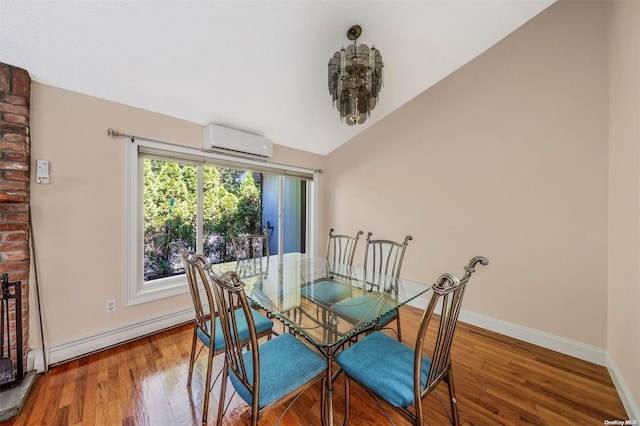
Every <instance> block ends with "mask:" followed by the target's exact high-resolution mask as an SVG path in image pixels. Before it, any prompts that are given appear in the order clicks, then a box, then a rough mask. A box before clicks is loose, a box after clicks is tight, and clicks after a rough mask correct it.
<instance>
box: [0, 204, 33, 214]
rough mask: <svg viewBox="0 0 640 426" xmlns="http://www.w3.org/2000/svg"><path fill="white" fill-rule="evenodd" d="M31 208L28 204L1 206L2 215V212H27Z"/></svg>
mask: <svg viewBox="0 0 640 426" xmlns="http://www.w3.org/2000/svg"><path fill="white" fill-rule="evenodd" d="M28 208H29V205H28V204H27V203H11V204H8V203H3V204H0V213H2V212H26V211H27V209H28Z"/></svg>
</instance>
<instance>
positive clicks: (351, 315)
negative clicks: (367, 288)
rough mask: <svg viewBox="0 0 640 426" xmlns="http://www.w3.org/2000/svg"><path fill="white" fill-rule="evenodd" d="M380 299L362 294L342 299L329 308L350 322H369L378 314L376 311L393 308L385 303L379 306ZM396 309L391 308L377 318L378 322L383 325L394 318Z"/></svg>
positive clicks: (396, 312)
mask: <svg viewBox="0 0 640 426" xmlns="http://www.w3.org/2000/svg"><path fill="white" fill-rule="evenodd" d="M379 305H380V299H379V298H378V297H376V296H371V295H364V296H358V297H354V298H351V299H348V300H343V301H341V302H338V303H336V304H335V305H333V306H332V307H331V310H332V311H333V312H335V313H336V314H337V315H339V316H341V317H343V318H345V319H347V320H349V321H350V322H369V321H371V320H373V319H374V318H375V317H377V316H378V312H381V311H387V310H389V309H392V308H393V305H390V304H388V303H385V306H384V307H383V308H381V307H380V306H379ZM397 314H398V311H397V310H396V309H393V310H392V311H390V312H388V313H387V314H385V315H384V316H383V317H382V318H380V319H379V320H378V324H381V325H385V324H387V323H388V322H390V321H392V320H393V319H395V317H396V316H397Z"/></svg>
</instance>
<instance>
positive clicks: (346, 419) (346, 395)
mask: <svg viewBox="0 0 640 426" xmlns="http://www.w3.org/2000/svg"><path fill="white" fill-rule="evenodd" d="M350 399H351V398H350V396H349V376H347V374H346V373H345V375H344V423H343V426H347V425H348V424H349V405H350V404H349V402H350V401H349V400H350Z"/></svg>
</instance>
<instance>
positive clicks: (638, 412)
mask: <svg viewBox="0 0 640 426" xmlns="http://www.w3.org/2000/svg"><path fill="white" fill-rule="evenodd" d="M607 370H609V375H610V376H611V380H613V384H614V385H615V387H616V390H617V391H618V395H619V396H620V400H621V401H622V405H624V409H625V411H626V412H627V416H628V417H629V418H628V419H618V420H636V421H638V422H640V408H638V404H637V402H636V401H635V400H634V399H633V396H632V395H631V391H630V390H629V388H628V387H627V384H626V382H625V381H624V379H623V378H622V375H621V374H620V371H619V370H618V367H617V366H616V363H615V362H613V359H612V358H611V357H610V356H609V354H607Z"/></svg>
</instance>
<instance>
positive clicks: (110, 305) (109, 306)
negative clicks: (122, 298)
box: [104, 299, 116, 313]
mask: <svg viewBox="0 0 640 426" xmlns="http://www.w3.org/2000/svg"><path fill="white" fill-rule="evenodd" d="M104 308H105V311H106V312H107V313H111V312H115V311H116V299H109V300H107V301H106V302H104Z"/></svg>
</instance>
